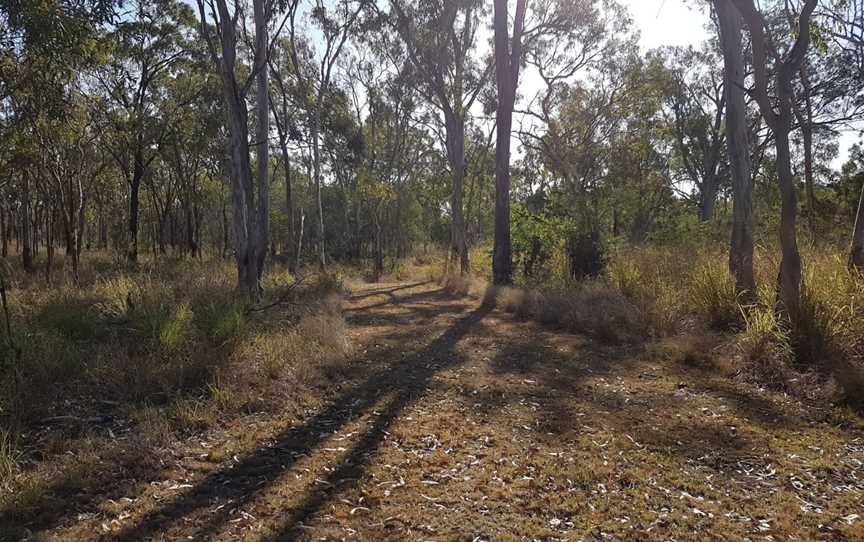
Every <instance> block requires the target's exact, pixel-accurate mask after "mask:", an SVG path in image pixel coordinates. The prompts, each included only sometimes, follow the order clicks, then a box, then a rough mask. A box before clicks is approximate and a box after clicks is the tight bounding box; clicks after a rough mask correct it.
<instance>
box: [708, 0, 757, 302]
mask: <svg viewBox="0 0 864 542" xmlns="http://www.w3.org/2000/svg"><path fill="white" fill-rule="evenodd" d="M714 5H715V6H716V9H717V20H718V22H719V25H720V43H721V47H722V49H723V63H724V76H725V81H724V92H725V93H726V145H727V151H728V153H729V163H730V166H731V170H732V171H731V173H732V197H733V203H732V240H731V244H730V247H729V270H730V271H731V272H732V275H733V276H734V277H735V285H736V287H737V289H738V291H739V292H750V293H751V294H752V293H753V292H755V288H756V280H755V278H754V276H753V179H752V174H751V167H752V166H751V164H750V147H749V144H748V141H747V140H748V126H747V106H746V102H745V97H744V88H745V87H744V78H745V75H746V72H745V69H744V55H743V52H742V21H741V15H740V14H739V13H738V10H737V9H736V8H735V6H733V5H732V3H731V1H730V0H715V2H714Z"/></svg>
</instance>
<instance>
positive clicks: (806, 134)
mask: <svg viewBox="0 0 864 542" xmlns="http://www.w3.org/2000/svg"><path fill="white" fill-rule="evenodd" d="M798 73H799V75H800V76H801V86H802V88H803V89H804V114H803V115H800V116H799V118H798V124H800V126H801V138H802V143H803V144H804V187H805V190H806V193H807V225H808V227H809V229H810V233H811V234H815V233H816V189H815V182H816V181H815V179H814V177H813V100H812V97H811V96H810V92H811V90H810V78H809V76H808V74H807V63H806V61H805V63H803V64H802V65H801V68H800V69H799V70H798ZM797 113H798V112H797V109H796V115H797Z"/></svg>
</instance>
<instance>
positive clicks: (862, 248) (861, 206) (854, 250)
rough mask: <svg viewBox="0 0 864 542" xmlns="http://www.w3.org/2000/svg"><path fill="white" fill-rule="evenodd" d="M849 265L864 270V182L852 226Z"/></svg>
mask: <svg viewBox="0 0 864 542" xmlns="http://www.w3.org/2000/svg"><path fill="white" fill-rule="evenodd" d="M849 266H850V267H852V268H854V269H857V270H858V271H864V184H862V185H861V196H860V197H859V198H858V212H857V213H856V214H855V225H854V226H853V228H852V244H851V246H850V248H849Z"/></svg>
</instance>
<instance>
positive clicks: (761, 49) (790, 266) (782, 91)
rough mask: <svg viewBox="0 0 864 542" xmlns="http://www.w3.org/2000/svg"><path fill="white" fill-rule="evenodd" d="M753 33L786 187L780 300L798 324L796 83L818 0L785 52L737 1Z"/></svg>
mask: <svg viewBox="0 0 864 542" xmlns="http://www.w3.org/2000/svg"><path fill="white" fill-rule="evenodd" d="M732 1H733V3H734V4H735V7H737V8H738V11H739V12H740V13H741V16H742V17H743V18H744V22H745V24H746V25H747V27H748V29H749V30H750V44H751V49H752V53H753V72H754V81H755V83H754V88H753V96H754V99H755V100H756V103H757V105H758V106H759V111H760V112H761V114H762V117H763V118H764V119H765V122H766V124H768V126H769V127H770V128H771V130H772V131H773V132H774V146H775V150H776V154H777V156H776V166H777V177H778V181H779V184H780V198H781V208H780V246H781V250H782V253H783V254H782V258H781V261H780V273H779V277H778V283H779V294H780V295H779V297H780V301H781V302H782V304H783V306H784V308H785V310H786V313H787V314H788V316H789V317H790V318H791V319H792V320H793V321H796V320H797V318H798V312H799V308H800V301H801V280H802V277H801V254H800V253H799V251H798V241H797V235H796V231H795V221H796V215H797V212H798V211H797V197H796V194H795V179H794V176H793V174H792V154H791V150H790V146H789V133H790V131H791V130H792V121H793V119H794V112H793V102H794V99H795V96H794V90H793V86H792V79H793V77H794V76H795V75H796V74H797V73H798V70H799V69H800V68H801V63H802V62H803V61H804V57H805V55H806V54H807V48H808V47H809V45H810V17H811V15H812V14H813V10H814V9H815V8H816V3H817V0H806V2H805V3H804V5H803V7H802V8H801V12H800V14H799V16H798V19H797V20H798V28H797V36H796V38H795V40H794V42H793V44H792V46H791V47H789V48H788V51H787V52H785V54H784V53H781V52H780V49H779V48H778V47H777V46H776V44H775V42H774V41H775V40H774V39H773V37H772V36H771V33H770V32H769V31H768V23H767V22H766V20H765V18H764V16H763V15H762V13H761V12H760V11H759V10H757V9H756V6H755V5H754V3H753V0H732ZM769 56H770V57H773V59H774V64H775V65H774V89H775V92H776V95H775V96H774V97H773V99H772V97H771V96H770V94H769V69H770V67H769Z"/></svg>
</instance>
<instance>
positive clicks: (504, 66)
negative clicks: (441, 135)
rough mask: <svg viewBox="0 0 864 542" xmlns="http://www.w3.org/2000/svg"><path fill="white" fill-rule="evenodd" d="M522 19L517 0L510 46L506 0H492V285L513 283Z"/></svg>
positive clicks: (522, 1) (522, 2)
mask: <svg viewBox="0 0 864 542" xmlns="http://www.w3.org/2000/svg"><path fill="white" fill-rule="evenodd" d="M524 21H525V0H517V2H516V19H515V24H514V27H513V40H512V45H511V40H510V39H509V32H508V30H507V24H508V21H507V0H495V14H494V27H495V81H496V86H497V88H498V109H497V111H496V113H495V120H496V130H497V133H496V142H495V243H494V249H493V254H492V282H493V283H495V284H510V283H511V282H513V253H512V246H511V241H510V132H511V129H512V125H513V106H514V105H515V103H516V89H517V88H518V86H519V63H520V62H521V60H522V29H523V24H524ZM511 47H512V50H511Z"/></svg>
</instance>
